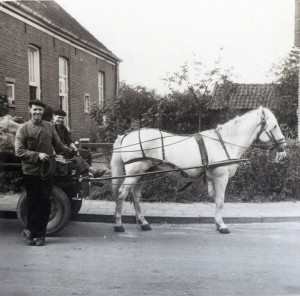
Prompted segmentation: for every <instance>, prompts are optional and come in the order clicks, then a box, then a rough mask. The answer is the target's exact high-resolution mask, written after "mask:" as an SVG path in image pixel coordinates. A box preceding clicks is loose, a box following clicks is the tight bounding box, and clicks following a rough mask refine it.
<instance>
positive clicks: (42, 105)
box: [28, 100, 46, 108]
mask: <svg viewBox="0 0 300 296" xmlns="http://www.w3.org/2000/svg"><path fill="white" fill-rule="evenodd" d="M28 105H29V107H31V106H32V105H36V106H41V107H43V108H45V107H46V104H45V103H44V102H43V101H41V100H31V101H29V103H28Z"/></svg>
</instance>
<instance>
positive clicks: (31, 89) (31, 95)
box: [29, 86, 37, 101]
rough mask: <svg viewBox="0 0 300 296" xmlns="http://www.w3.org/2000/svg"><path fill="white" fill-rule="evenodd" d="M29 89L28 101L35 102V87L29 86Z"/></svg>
mask: <svg viewBox="0 0 300 296" xmlns="http://www.w3.org/2000/svg"><path fill="white" fill-rule="evenodd" d="M29 89H30V101H32V100H36V90H37V87H35V86H29Z"/></svg>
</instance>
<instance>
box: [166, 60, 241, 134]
mask: <svg viewBox="0 0 300 296" xmlns="http://www.w3.org/2000/svg"><path fill="white" fill-rule="evenodd" d="M220 62H221V59H220V58H219V59H218V60H217V61H215V63H214V67H213V69H210V70H207V67H206V66H205V65H204V64H203V63H202V62H199V61H193V62H190V63H188V62H186V63H185V64H184V65H183V66H181V67H180V70H179V71H178V72H175V73H173V74H172V75H168V76H167V77H166V78H164V79H163V80H164V81H165V83H166V84H167V86H168V87H169V90H170V92H171V94H170V95H169V96H170V97H172V96H173V97H177V98H179V94H180V90H181V93H182V95H183V97H185V98H186V97H187V96H190V98H191V99H192V100H194V102H195V104H196V108H197V113H198V130H201V129H202V120H203V117H204V115H205V114H207V113H208V108H209V105H210V103H211V102H212V91H213V88H214V86H215V84H216V83H217V82H218V83H220V84H223V85H225V86H226V87H225V88H224V89H225V90H226V93H224V96H223V97H222V102H220V104H224V106H225V108H224V110H225V111H224V112H227V114H228V109H229V108H230V106H229V104H228V102H229V99H230V94H231V93H232V92H234V91H235V87H234V84H233V82H232V81H231V78H232V76H233V75H232V69H223V68H221V67H220Z"/></svg>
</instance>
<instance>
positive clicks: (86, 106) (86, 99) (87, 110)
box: [84, 94, 90, 113]
mask: <svg viewBox="0 0 300 296" xmlns="http://www.w3.org/2000/svg"><path fill="white" fill-rule="evenodd" d="M84 112H85V113H90V95H89V94H85V95H84Z"/></svg>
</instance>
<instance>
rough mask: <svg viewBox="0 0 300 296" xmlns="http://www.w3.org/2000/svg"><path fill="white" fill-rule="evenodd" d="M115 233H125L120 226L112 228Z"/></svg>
mask: <svg viewBox="0 0 300 296" xmlns="http://www.w3.org/2000/svg"><path fill="white" fill-rule="evenodd" d="M114 229H115V232H125V229H124V227H123V225H121V226H114Z"/></svg>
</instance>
